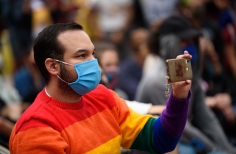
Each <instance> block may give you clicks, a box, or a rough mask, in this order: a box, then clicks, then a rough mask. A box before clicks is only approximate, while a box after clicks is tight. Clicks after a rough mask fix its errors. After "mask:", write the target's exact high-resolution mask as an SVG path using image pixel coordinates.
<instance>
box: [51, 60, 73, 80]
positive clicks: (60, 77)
mask: <svg viewBox="0 0 236 154" xmlns="http://www.w3.org/2000/svg"><path fill="white" fill-rule="evenodd" d="M54 60H55V61H57V62H59V63H62V64H66V65H70V66H74V65H72V64H69V63H66V62H64V61H60V60H57V59H54ZM57 77H58V78H59V79H60V80H61V81H63V82H65V83H66V84H69V83H68V82H66V81H65V80H63V79H62V78H61V77H60V76H59V75H57Z"/></svg>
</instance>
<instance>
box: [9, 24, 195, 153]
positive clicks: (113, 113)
mask: <svg viewBox="0 0 236 154" xmlns="http://www.w3.org/2000/svg"><path fill="white" fill-rule="evenodd" d="M94 50H95V47H94V45H93V43H92V42H91V40H90V38H89V36H88V35H87V34H86V33H85V32H84V31H83V28H82V26H81V25H79V24H76V23H64V24H54V25H50V26H48V27H46V28H45V29H44V30H43V31H42V32H40V33H39V35H38V36H37V38H36V39H35V42H34V59H35V63H36V64H37V66H38V68H39V70H40V72H41V74H42V76H43V78H44V81H45V88H44V89H43V90H42V91H41V92H40V93H39V94H38V96H37V98H36V99H35V101H34V103H33V104H32V105H31V106H30V107H29V108H28V109H27V110H26V111H25V112H24V113H23V115H22V116H21V117H20V119H19V120H18V121H17V123H16V125H15V127H14V129H13V131H12V134H11V137H10V142H9V144H10V151H11V154H16V153H17V154H21V153H22V154H25V153H57V154H62V153H67V154H78V153H117V154H118V153H120V147H123V148H125V149H139V150H142V151H148V152H151V153H165V152H168V151H172V150H173V149H174V148H175V147H176V143H177V142H178V140H179V138H180V136H181V133H182V131H183V128H184V126H185V122H186V119H187V112H188V103H189V99H190V97H191V92H190V91H189V90H190V87H191V80H186V81H182V82H177V83H173V84H172V87H173V91H172V92H171V95H170V99H169V100H168V101H167V105H166V109H165V110H164V111H163V112H162V115H161V116H160V117H159V118H158V119H156V118H154V117H152V116H151V115H141V114H138V113H136V112H134V111H133V110H132V109H130V108H129V107H128V106H127V105H126V103H125V101H124V100H123V99H121V98H120V97H119V96H118V95H117V94H116V93H115V92H114V91H111V90H109V89H107V88H106V87H104V86H103V85H100V84H99V82H100V79H101V70H100V68H99V65H98V62H97V59H95V58H94V52H95V51H94ZM176 58H178V59H180V58H187V59H191V55H189V54H188V52H185V53H184V54H182V55H179V56H177V57H176ZM29 141H30V142H29Z"/></svg>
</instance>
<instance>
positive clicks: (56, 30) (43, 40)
mask: <svg viewBox="0 0 236 154" xmlns="http://www.w3.org/2000/svg"><path fill="white" fill-rule="evenodd" d="M68 30H83V27H82V26H81V25H79V24H77V23H74V22H71V23H58V24H53V25H50V26H47V27H46V28H44V29H43V30H42V31H41V32H40V33H39V34H38V36H37V37H36V39H35V41H34V45H33V49H34V60H35V63H36V65H37V67H38V69H39V71H40V72H41V74H42V76H43V78H44V81H45V84H47V83H48V82H49V79H50V75H49V73H48V71H47V69H46V67H45V60H46V59H47V58H53V59H58V60H63V55H64V47H63V46H62V45H61V44H60V42H59V41H58V40H57V37H58V35H59V34H61V33H62V32H65V31H68Z"/></svg>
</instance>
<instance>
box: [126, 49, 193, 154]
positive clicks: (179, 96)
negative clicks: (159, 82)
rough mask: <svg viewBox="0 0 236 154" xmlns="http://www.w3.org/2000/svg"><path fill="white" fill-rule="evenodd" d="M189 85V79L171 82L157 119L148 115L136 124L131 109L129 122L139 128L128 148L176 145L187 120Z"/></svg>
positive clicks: (157, 148) (158, 150) (165, 148)
mask: <svg viewBox="0 0 236 154" xmlns="http://www.w3.org/2000/svg"><path fill="white" fill-rule="evenodd" d="M177 58H191V56H190V55H189V54H188V53H187V52H185V54H184V55H181V56H178V57H177ZM190 87H191V81H190V80H187V81H181V82H176V83H172V88H173V93H171V95H170V98H169V99H168V100H167V103H166V104H167V105H166V109H165V110H164V111H163V112H162V115H161V116H160V117H159V118H158V119H155V118H151V117H150V118H149V119H148V120H147V121H146V122H145V123H143V122H142V123H140V124H139V123H138V125H137V123H135V121H136V122H138V121H137V120H136V118H137V117H135V116H132V115H135V113H133V112H132V110H131V112H130V120H129V122H131V121H132V122H133V124H134V125H136V127H139V129H140V128H141V130H140V132H139V133H138V134H136V135H137V137H136V136H134V138H135V140H133V141H131V143H132V144H130V147H129V148H131V149H138V150H141V151H148V152H151V153H165V152H169V151H172V150H173V149H174V148H175V147H176V144H177V142H178V140H179V138H180V136H181V134H182V132H183V129H184V126H185V123H186V120H187V114H188V106H189V99H190V97H191V93H190V92H189V90H190ZM131 118H132V119H131ZM139 119H140V118H139ZM127 124H128V122H127ZM124 127H126V128H127V127H128V126H126V125H124ZM128 128H129V129H130V128H131V127H128ZM132 129H134V130H136V128H135V127H133V128H131V130H129V131H130V132H134V130H132ZM125 133H127V132H125ZM123 136H126V135H125V134H124V135H123Z"/></svg>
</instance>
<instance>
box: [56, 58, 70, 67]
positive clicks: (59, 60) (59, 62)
mask: <svg viewBox="0 0 236 154" xmlns="http://www.w3.org/2000/svg"><path fill="white" fill-rule="evenodd" d="M54 60H55V61H57V62H59V63H63V64H66V65H70V66H74V65H73V64H69V63H67V62H64V61H60V60H57V59H54Z"/></svg>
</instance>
